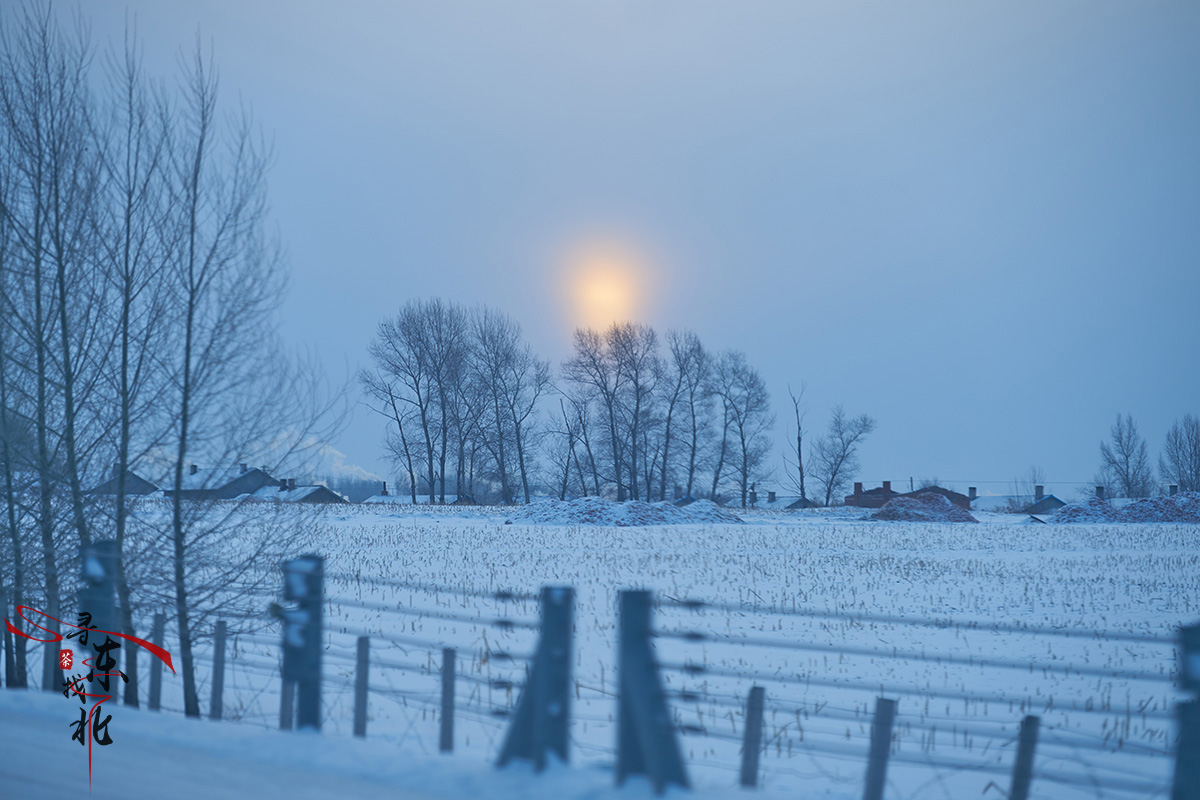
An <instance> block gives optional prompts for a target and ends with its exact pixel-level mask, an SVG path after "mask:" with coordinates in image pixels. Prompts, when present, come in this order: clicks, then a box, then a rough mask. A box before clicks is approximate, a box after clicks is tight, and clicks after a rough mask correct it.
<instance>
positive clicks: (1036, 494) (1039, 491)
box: [1033, 486, 1046, 503]
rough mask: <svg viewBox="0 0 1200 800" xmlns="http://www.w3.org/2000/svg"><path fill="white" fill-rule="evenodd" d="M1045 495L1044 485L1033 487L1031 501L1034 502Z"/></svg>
mask: <svg viewBox="0 0 1200 800" xmlns="http://www.w3.org/2000/svg"><path fill="white" fill-rule="evenodd" d="M1045 496H1046V487H1045V486H1035V487H1033V502H1035V503H1036V502H1038V501H1040V500H1041V499H1042V498H1043V497H1045Z"/></svg>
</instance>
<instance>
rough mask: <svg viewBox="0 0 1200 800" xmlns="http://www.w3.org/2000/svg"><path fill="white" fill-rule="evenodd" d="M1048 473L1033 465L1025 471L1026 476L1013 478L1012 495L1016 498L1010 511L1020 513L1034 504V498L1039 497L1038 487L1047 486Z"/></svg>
mask: <svg viewBox="0 0 1200 800" xmlns="http://www.w3.org/2000/svg"><path fill="white" fill-rule="evenodd" d="M1045 484H1046V471H1045V470H1044V469H1042V468H1041V467H1040V466H1038V465H1037V464H1033V465H1032V466H1030V467H1029V469H1027V470H1026V471H1025V474H1024V475H1018V476H1017V477H1016V478H1013V483H1012V490H1011V491H1012V494H1013V496H1014V497H1015V498H1016V500H1015V502H1014V503H1013V504H1012V507H1011V509H1010V510H1012V511H1020V510H1021V509H1023V508H1025V507H1026V506H1028V505H1029V504H1030V503H1032V502H1033V498H1034V497H1036V496H1037V487H1038V486H1045Z"/></svg>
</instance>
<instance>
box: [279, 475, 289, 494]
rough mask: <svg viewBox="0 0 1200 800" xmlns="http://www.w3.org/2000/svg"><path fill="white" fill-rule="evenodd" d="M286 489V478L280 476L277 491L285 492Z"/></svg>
mask: <svg viewBox="0 0 1200 800" xmlns="http://www.w3.org/2000/svg"><path fill="white" fill-rule="evenodd" d="M287 489H288V485H287V478H280V479H279V491H281V492H286V491H287Z"/></svg>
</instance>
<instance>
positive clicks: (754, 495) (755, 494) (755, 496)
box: [750, 486, 758, 505]
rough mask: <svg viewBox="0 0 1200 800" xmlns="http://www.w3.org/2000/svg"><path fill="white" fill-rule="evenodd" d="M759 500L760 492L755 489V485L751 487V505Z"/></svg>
mask: <svg viewBox="0 0 1200 800" xmlns="http://www.w3.org/2000/svg"><path fill="white" fill-rule="evenodd" d="M757 502H758V492H756V491H754V487H753V486H751V487H750V505H754V504H755V503H757Z"/></svg>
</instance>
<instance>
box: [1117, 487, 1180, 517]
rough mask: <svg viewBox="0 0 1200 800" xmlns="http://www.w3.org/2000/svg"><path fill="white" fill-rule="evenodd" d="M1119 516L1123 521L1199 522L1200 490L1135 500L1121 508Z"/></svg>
mask: <svg viewBox="0 0 1200 800" xmlns="http://www.w3.org/2000/svg"><path fill="white" fill-rule="evenodd" d="M1120 516H1121V520H1122V521H1123V522H1189V523H1200V492H1183V493H1181V494H1177V495H1172V496H1171V497H1147V498H1145V499H1143V500H1136V501H1134V502H1132V503H1130V504H1129V505H1127V506H1125V507H1124V508H1122V509H1121V512H1120Z"/></svg>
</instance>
